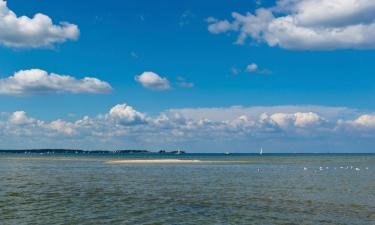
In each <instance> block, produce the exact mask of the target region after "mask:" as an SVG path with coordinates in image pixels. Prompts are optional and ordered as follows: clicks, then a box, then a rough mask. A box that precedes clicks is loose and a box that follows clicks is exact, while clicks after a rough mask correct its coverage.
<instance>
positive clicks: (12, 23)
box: [0, 0, 80, 48]
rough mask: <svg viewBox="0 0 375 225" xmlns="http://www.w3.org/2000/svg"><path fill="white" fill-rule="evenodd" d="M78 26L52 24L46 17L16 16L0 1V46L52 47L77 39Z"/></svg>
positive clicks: (39, 14) (61, 23)
mask: <svg viewBox="0 0 375 225" xmlns="http://www.w3.org/2000/svg"><path fill="white" fill-rule="evenodd" d="M79 34H80V31H79V29H78V26H77V25H75V24H71V23H68V22H60V24H59V25H56V24H53V22H52V19H51V18H50V17H48V16H47V15H44V14H41V13H37V14H35V15H34V16H33V17H32V18H29V17H27V16H17V15H16V14H15V13H14V12H13V11H12V10H10V9H9V8H8V6H7V2H6V1H4V0H0V44H2V45H4V46H6V47H11V48H39V47H52V46H53V45H54V44H56V43H62V42H65V41H67V40H76V39H78V37H79Z"/></svg>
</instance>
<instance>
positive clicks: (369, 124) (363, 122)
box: [338, 114, 375, 130]
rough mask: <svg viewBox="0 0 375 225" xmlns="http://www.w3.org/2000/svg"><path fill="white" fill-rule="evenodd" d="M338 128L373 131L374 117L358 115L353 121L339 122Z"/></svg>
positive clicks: (374, 125) (374, 126)
mask: <svg viewBox="0 0 375 225" xmlns="http://www.w3.org/2000/svg"><path fill="white" fill-rule="evenodd" d="M338 123H339V126H341V127H346V128H348V127H349V128H357V129H372V130H375V115H374V114H364V115H360V116H359V117H357V118H356V119H354V120H347V121H345V120H340V121H339V122H338Z"/></svg>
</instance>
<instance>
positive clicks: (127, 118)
mask: <svg viewBox="0 0 375 225" xmlns="http://www.w3.org/2000/svg"><path fill="white" fill-rule="evenodd" d="M108 117H109V118H111V119H114V120H116V121H117V122H118V123H120V124H125V125H129V124H139V123H144V122H146V116H145V115H144V114H143V113H140V112H138V111H136V110H135V109H133V107H131V106H129V105H126V104H118V105H116V106H114V107H113V108H112V109H111V110H110V111H109V113H108Z"/></svg>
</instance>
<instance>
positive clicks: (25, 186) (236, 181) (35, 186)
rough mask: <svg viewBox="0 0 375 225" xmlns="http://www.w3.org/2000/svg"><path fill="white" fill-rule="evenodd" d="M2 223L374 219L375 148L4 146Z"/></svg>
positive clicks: (367, 221) (363, 221)
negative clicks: (222, 150)
mask: <svg viewBox="0 0 375 225" xmlns="http://www.w3.org/2000/svg"><path fill="white" fill-rule="evenodd" d="M160 159H162V160H164V159H168V160H175V159H179V160H181V161H183V160H190V161H189V163H179V161H177V162H174V163H170V161H165V163H163V162H160V161H159V163H153V162H152V160H160ZM121 160H124V161H121ZM129 160H130V161H131V160H143V163H129ZM111 162H112V163H111ZM113 162H115V163H113ZM116 162H117V163H116ZM0 224H2V225H8V224H10V225H13V224H16V225H21V224H112V225H113V224H150V225H151V224H155V225H156V224H204V225H206V224H223V225H227V224H312V225H315V224H340V225H341V224H354V225H361V224H370V225H375V155H374V154H263V155H256V154H231V155H224V154H183V155H172V154H171V155H169V154H164V155H161V154H121V155H108V154H103V155H101V154H95V155H91V154H79V155H75V154H59V155H57V154H55V155H40V154H0Z"/></svg>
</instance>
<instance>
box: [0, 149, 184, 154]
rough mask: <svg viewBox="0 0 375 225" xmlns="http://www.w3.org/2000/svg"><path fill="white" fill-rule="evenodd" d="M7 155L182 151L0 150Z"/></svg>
mask: <svg viewBox="0 0 375 225" xmlns="http://www.w3.org/2000/svg"><path fill="white" fill-rule="evenodd" d="M1 153H7V154H184V153H185V152H184V151H170V152H167V151H165V150H160V151H158V152H151V151H148V150H114V151H108V150H82V149H23V150H19V149H18V150H0V154H1Z"/></svg>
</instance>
